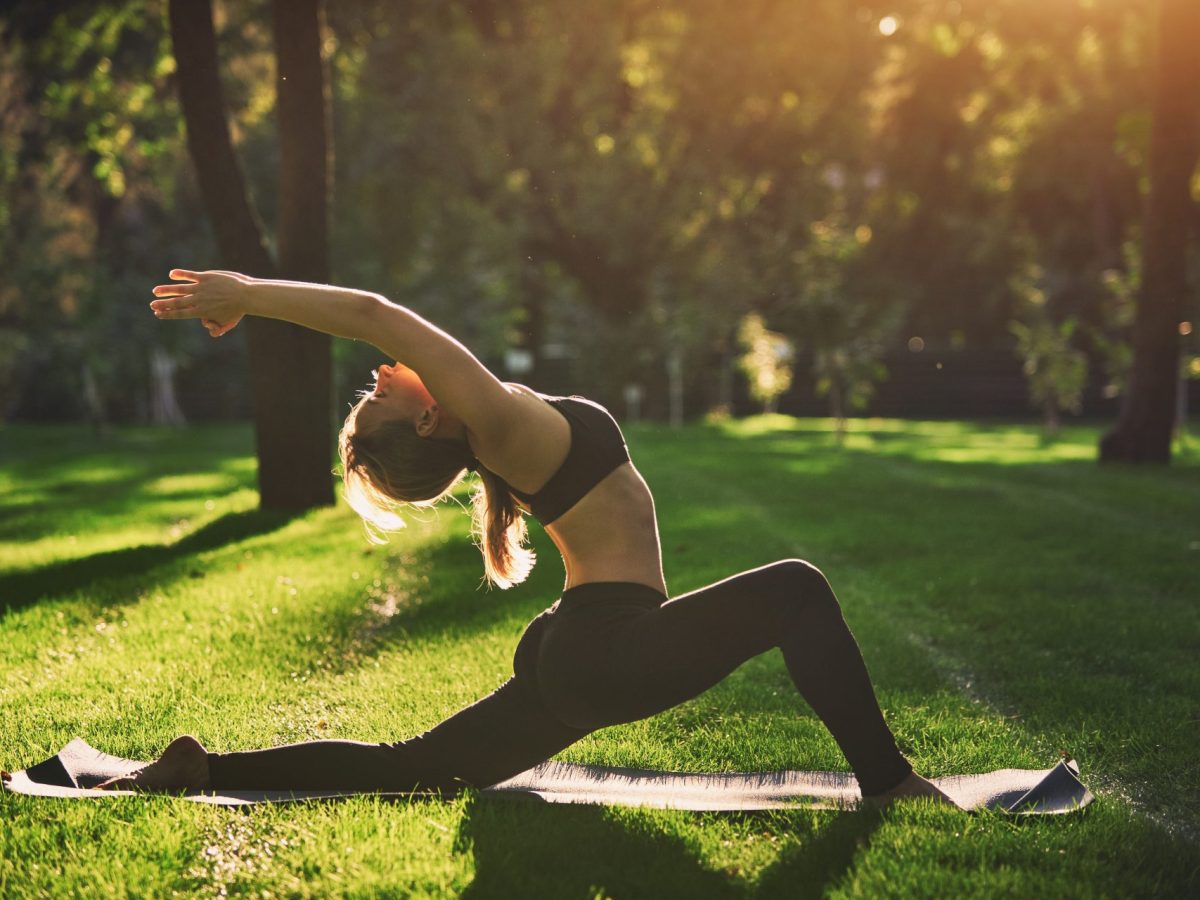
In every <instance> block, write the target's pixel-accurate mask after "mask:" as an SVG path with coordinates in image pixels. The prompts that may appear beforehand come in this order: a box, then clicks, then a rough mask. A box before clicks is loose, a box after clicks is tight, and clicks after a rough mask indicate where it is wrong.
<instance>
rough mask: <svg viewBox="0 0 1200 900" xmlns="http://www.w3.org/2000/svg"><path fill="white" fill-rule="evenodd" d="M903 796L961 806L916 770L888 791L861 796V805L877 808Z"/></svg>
mask: <svg viewBox="0 0 1200 900" xmlns="http://www.w3.org/2000/svg"><path fill="white" fill-rule="evenodd" d="M903 797H928V798H929V799H931V800H933V801H934V802H935V803H938V804H939V805H940V804H949V805H950V806H953V807H957V808H958V809H962V807H960V806H959V805H958V804H957V803H955V802H954V801H953V800H951V799H950V798H949V797H948V796H947V795H946V794H944V793H943V792H942V791H941V790H939V789H938V787H937V785H935V784H934V783H933V782H931V781H929V780H928V779H927V778H922V777H921V776H920V775H918V774H917V773H916V772H910V773H909V774H908V777H907V778H905V779H904V780H903V781H902V782H900V783H899V784H898V785H896V786H895V787H894V788H892V789H891V790H890V791H884V792H883V793H882V794H872V795H871V796H869V797H863V806H865V807H869V808H874V809H878V808H881V807H884V806H888V805H889V804H891V803H892V802H893V801H895V800H899V799H901V798H903Z"/></svg>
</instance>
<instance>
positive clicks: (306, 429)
mask: <svg viewBox="0 0 1200 900" xmlns="http://www.w3.org/2000/svg"><path fill="white" fill-rule="evenodd" d="M271 15H272V20H273V25H274V35H275V58H276V63H277V66H276V69H277V71H276V97H277V99H276V112H277V116H278V123H279V235H278V242H279V271H280V273H281V274H282V275H283V277H285V278H290V279H293V280H295V281H315V282H319V283H324V282H328V281H329V241H328V222H329V181H330V179H329V169H330V165H329V163H330V153H329V138H328V134H329V129H328V118H329V98H328V94H327V92H326V87H325V85H326V79H325V70H324V63H323V62H322V59H321V40H322V36H321V26H322V24H323V23H322V15H321V2H320V0H272V3H271ZM254 325H255V326H256V327H255V329H254V330H253V331H252V332H251V333H250V377H251V380H252V382H253V384H254V399H255V413H254V419H255V427H256V432H257V436H258V453H259V460H260V465H259V475H258V487H259V492H260V493H261V495H262V505H263V506H264V507H265V508H268V509H309V508H311V507H314V506H328V505H329V504H331V503H333V478H332V475H331V462H332V455H333V427H332V426H333V351H332V342H331V339H330V337H329V335H327V334H322V333H321V332H318V331H311V330H309V329H307V328H301V327H299V326H297V325H292V324H290V323H287V322H280V321H278V320H275V319H256V320H254Z"/></svg>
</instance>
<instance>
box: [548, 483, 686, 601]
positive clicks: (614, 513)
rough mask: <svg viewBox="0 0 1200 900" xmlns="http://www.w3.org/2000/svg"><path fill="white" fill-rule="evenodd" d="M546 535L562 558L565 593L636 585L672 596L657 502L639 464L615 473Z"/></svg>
mask: <svg viewBox="0 0 1200 900" xmlns="http://www.w3.org/2000/svg"><path fill="white" fill-rule="evenodd" d="M546 532H547V533H548V534H549V535H550V538H551V540H553V541H554V543H555V545H556V546H557V547H558V551H559V553H561V554H562V558H563V565H564V566H565V567H566V570H567V580H566V584H565V585H564V589H566V588H572V587H576V586H578V585H581V584H588V583H590V582H594V581H631V582H634V583H636V584H644V585H646V586H647V587H652V588H654V589H655V590H656V591H661V592H662V593H663V594H666V592H667V587H666V582H665V581H664V579H663V571H662V548H661V546H660V545H659V539H658V522H657V520H656V518H655V515H654V497H653V496H652V495H651V494H650V488H649V487H648V486H647V485H646V482H645V480H644V479H643V478H642V476H641V473H639V472H638V470H637V469H636V468H634V466H633V463H625V464H624V465H622V466H620V467H618V468H616V469H614V470H613V471H612V472H610V473H609V474H608V475H607V476H605V477H604V478H603V479H602V480H601V481H600V482H599V483H598V484H597V485H596V486H595V487H593V488H592V489H591V490H590V491H588V493H587V494H585V495H584V497H583V499H581V500H580V501H579V502H578V503H576V504H575V505H574V506H573V507H571V508H570V509H569V510H567V511H566V512H565V513H563V514H562V515H561V516H560V517H559V518H557V519H555V520H554V521H553V522H551V523H550V525H548V526H547V527H546Z"/></svg>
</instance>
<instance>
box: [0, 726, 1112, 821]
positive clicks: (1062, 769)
mask: <svg viewBox="0 0 1200 900" xmlns="http://www.w3.org/2000/svg"><path fill="white" fill-rule="evenodd" d="M144 765H146V763H144V762H138V761H136V760H131V759H121V758H120V757H117V756H109V755H108V754H107V753H102V752H101V751H99V750H96V749H95V748H93V747H90V746H88V744H87V743H86V742H85V741H84V740H83V739H82V738H76V739H75V740H73V741H71V743H69V744H67V746H66V747H64V748H63V749H62V750H60V751H59V752H58V753H57V754H56V755H54V756H52V757H50V758H49V759H47V760H45V761H43V762H40V763H38V764H37V765H36V766H31V767H30V768H28V769H26V770H24V771H22V772H14V773H13V775H12V779H11V780H10V781H8V782H5V784H4V788H5V789H6V790H8V791H12V792H13V793H16V794H28V795H31V796H36V797H60V798H81V797H89V798H97V799H108V798H112V797H122V796H137V795H138V794H137V792H135V791H100V790H95V789H94V788H95V786H96V785H98V784H100V783H101V782H103V781H106V780H107V779H109V778H115V777H117V776H119V775H130V774H132V773H133V772H136V771H137V770H138V769H140V768H141V767H142V766H144ZM931 780H932V781H933V783H934V784H936V785H937V786H938V787H939V788H940V789H941V790H942V791H944V792H945V793H946V794H948V795H949V796H950V797H951V798H953V799H954V801H955V802H956V803H958V804H959V805H961V806H963V807H965V808H967V809H984V808H986V809H999V810H1003V811H1004V812H1007V813H1012V814H1014V815H1048V814H1056V813H1068V812H1074V811H1075V810H1077V809H1082V808H1083V807H1085V806H1087V805H1088V804H1089V803H1091V802H1092V800H1093V799H1095V798H1094V797H1093V796H1092V793H1091V791H1089V790H1088V789H1087V788H1086V787H1084V785H1083V784H1082V782H1080V780H1079V767H1078V766H1077V765H1076V764H1075V762H1074V761H1073V760H1070V759H1065V760H1062V761H1060V762H1059V763H1058V765H1056V766H1054V767H1053V768H1050V769H999V770H997V771H995V772H987V773H985V774H982V775H949V776H946V777H943V778H933V779H931ZM482 793H483V794H493V795H499V796H522V797H528V798H531V799H535V800H539V801H542V802H545V803H591V804H604V805H608V806H643V807H651V808H655V809H693V810H761V809H789V808H809V809H847V808H852V807H854V806H855V805H856V804H857V803H858V802H859V800H860V799H861V798H860V796H859V793H858V784H857V783H856V782H855V780H854V777H853V776H852V775H850V774H849V773H842V772H791V771H789V772H728V773H703V774H702V773H688V772H656V771H651V770H648V769H620V768H608V767H605V766H583V765H577V764H575V763H564V762H546V763H542V764H541V765H538V766H534V767H533V768H532V769H529V770H528V771H526V772H522V773H521V774H520V775H517V776H516V777H514V778H510V779H509V780H508V781H503V782H501V783H500V784H496V785H493V786H492V787H489V788H485V789H484V790H483V791H482ZM351 796H354V794H353V793H349V792H345V791H213V792H205V793H189V794H184V795H182V797H183V799H186V800H191V801H194V802H196V803H211V804H215V805H217V806H248V805H252V804H256V803H294V802H297V801H303V800H332V799H337V798H341V797H351ZM372 796H380V797H388V798H395V799H406V798H412V797H414V796H422V795H414V794H388V793H380V794H374V795H372Z"/></svg>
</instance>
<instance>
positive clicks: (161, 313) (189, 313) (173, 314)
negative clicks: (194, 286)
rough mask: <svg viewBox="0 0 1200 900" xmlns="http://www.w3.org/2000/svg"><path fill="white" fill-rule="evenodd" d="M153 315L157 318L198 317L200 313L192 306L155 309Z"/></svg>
mask: <svg viewBox="0 0 1200 900" xmlns="http://www.w3.org/2000/svg"><path fill="white" fill-rule="evenodd" d="M154 316H155V318H158V319H199V318H202V316H201V313H200V312H199V311H198V310H197V309H196V307H194V306H184V307H172V308H170V309H155V310H154Z"/></svg>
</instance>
